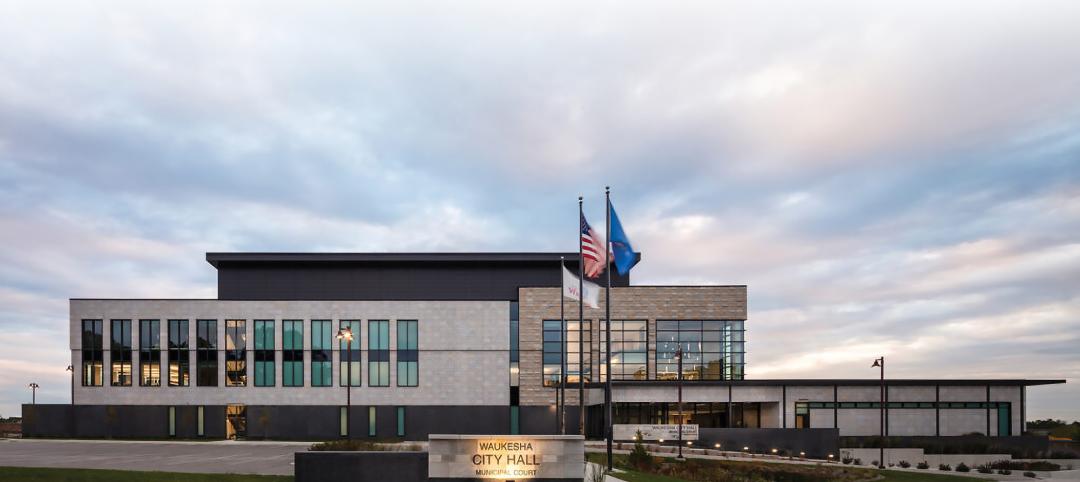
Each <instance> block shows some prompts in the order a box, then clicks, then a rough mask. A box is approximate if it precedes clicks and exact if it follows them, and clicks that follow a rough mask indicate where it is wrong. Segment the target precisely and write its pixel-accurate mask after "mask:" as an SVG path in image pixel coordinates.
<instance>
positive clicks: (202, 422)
mask: <svg viewBox="0 0 1080 482" xmlns="http://www.w3.org/2000/svg"><path fill="white" fill-rule="evenodd" d="M203 408H204V407H203V406H202V405H199V409H198V410H199V428H198V431H197V432H196V433H195V435H198V436H199V437H202V436H205V435H206V413H205V411H204V410H203Z"/></svg>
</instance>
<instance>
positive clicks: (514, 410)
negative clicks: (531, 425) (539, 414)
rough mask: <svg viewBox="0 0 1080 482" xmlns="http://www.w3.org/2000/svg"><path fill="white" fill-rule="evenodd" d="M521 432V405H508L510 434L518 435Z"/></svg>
mask: <svg viewBox="0 0 1080 482" xmlns="http://www.w3.org/2000/svg"><path fill="white" fill-rule="evenodd" d="M520 433H521V407H519V406H517V405H513V406H511V407H510V435H518V434H520Z"/></svg>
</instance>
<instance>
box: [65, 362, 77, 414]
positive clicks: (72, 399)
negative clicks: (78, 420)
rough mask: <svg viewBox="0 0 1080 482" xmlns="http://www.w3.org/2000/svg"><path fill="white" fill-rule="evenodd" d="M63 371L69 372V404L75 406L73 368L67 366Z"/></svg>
mask: <svg viewBox="0 0 1080 482" xmlns="http://www.w3.org/2000/svg"><path fill="white" fill-rule="evenodd" d="M65 370H67V371H69V372H71V404H72V405H75V367H74V366H71V365H68V366H67V368H65Z"/></svg>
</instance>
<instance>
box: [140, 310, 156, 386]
mask: <svg viewBox="0 0 1080 482" xmlns="http://www.w3.org/2000/svg"><path fill="white" fill-rule="evenodd" d="M139 385H140V386H144V387H160V386H161V322H160V321H158V320H139Z"/></svg>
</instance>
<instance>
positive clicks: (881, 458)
mask: <svg viewBox="0 0 1080 482" xmlns="http://www.w3.org/2000/svg"><path fill="white" fill-rule="evenodd" d="M870 367H871V368H873V367H878V368H880V369H881V402H880V408H881V412H880V414H879V415H878V418H879V419H880V420H879V421H880V422H881V432H880V434H881V437H880V439H881V440H880V442H881V443H880V444H878V468H879V469H884V468H885V357H881V358H878V359H876V360H874V364H873V365H870Z"/></svg>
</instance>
